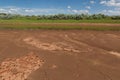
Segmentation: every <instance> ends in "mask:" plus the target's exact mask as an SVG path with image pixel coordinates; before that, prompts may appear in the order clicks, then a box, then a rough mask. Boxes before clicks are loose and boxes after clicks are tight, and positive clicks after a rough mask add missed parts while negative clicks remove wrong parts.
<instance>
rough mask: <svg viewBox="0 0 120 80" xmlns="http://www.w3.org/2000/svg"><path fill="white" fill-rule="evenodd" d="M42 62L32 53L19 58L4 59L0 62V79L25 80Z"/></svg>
mask: <svg viewBox="0 0 120 80" xmlns="http://www.w3.org/2000/svg"><path fill="white" fill-rule="evenodd" d="M43 63H44V62H43V61H42V60H41V59H39V57H37V55H35V54H34V53H30V54H28V55H26V56H23V57H20V58H14V59H13V58H10V59H6V60H5V61H3V62H2V63H1V64H0V80H26V79H27V77H28V76H29V75H30V74H31V73H32V72H33V71H36V70H37V69H39V68H40V67H41V66H42V65H43Z"/></svg>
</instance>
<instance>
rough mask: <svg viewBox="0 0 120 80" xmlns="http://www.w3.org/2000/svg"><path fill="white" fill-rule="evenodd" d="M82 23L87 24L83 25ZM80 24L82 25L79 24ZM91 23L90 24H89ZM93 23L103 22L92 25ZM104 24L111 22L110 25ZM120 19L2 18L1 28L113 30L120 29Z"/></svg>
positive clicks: (0, 21)
mask: <svg viewBox="0 0 120 80" xmlns="http://www.w3.org/2000/svg"><path fill="white" fill-rule="evenodd" d="M82 23H84V24H87V25H82ZM79 24H80V25H79ZM89 24H90V25H89ZM91 24H103V25H102V26H100V25H98V26H97V25H91ZM104 24H109V25H108V26H106V25H104ZM111 24H112V25H113V24H115V25H116V24H120V20H107V21H106V20H26V19H24V20H22V19H21V20H0V29H1V30H3V29H22V30H24V29H56V30H60V29H61V30H71V29H77V30H98V31H99V30H101V31H104V30H113V31H120V25H118V26H114V25H113V26H111Z"/></svg>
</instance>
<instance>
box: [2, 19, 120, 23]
mask: <svg viewBox="0 0 120 80" xmlns="http://www.w3.org/2000/svg"><path fill="white" fill-rule="evenodd" d="M11 22H12V23H21V22H22V23H112V24H116V23H118V24H120V20H109V19H108V20H104V19H103V20H32V19H11V20H0V23H11Z"/></svg>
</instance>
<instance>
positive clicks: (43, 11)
mask: <svg viewBox="0 0 120 80" xmlns="http://www.w3.org/2000/svg"><path fill="white" fill-rule="evenodd" d="M0 13H10V14H23V15H39V14H58V13H66V11H65V10H63V9H50V8H48V9H40V8H30V9H29V8H18V7H0Z"/></svg>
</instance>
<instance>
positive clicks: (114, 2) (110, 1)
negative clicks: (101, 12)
mask: <svg viewBox="0 0 120 80" xmlns="http://www.w3.org/2000/svg"><path fill="white" fill-rule="evenodd" d="M100 4H104V5H107V6H113V7H120V0H101V1H100Z"/></svg>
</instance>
